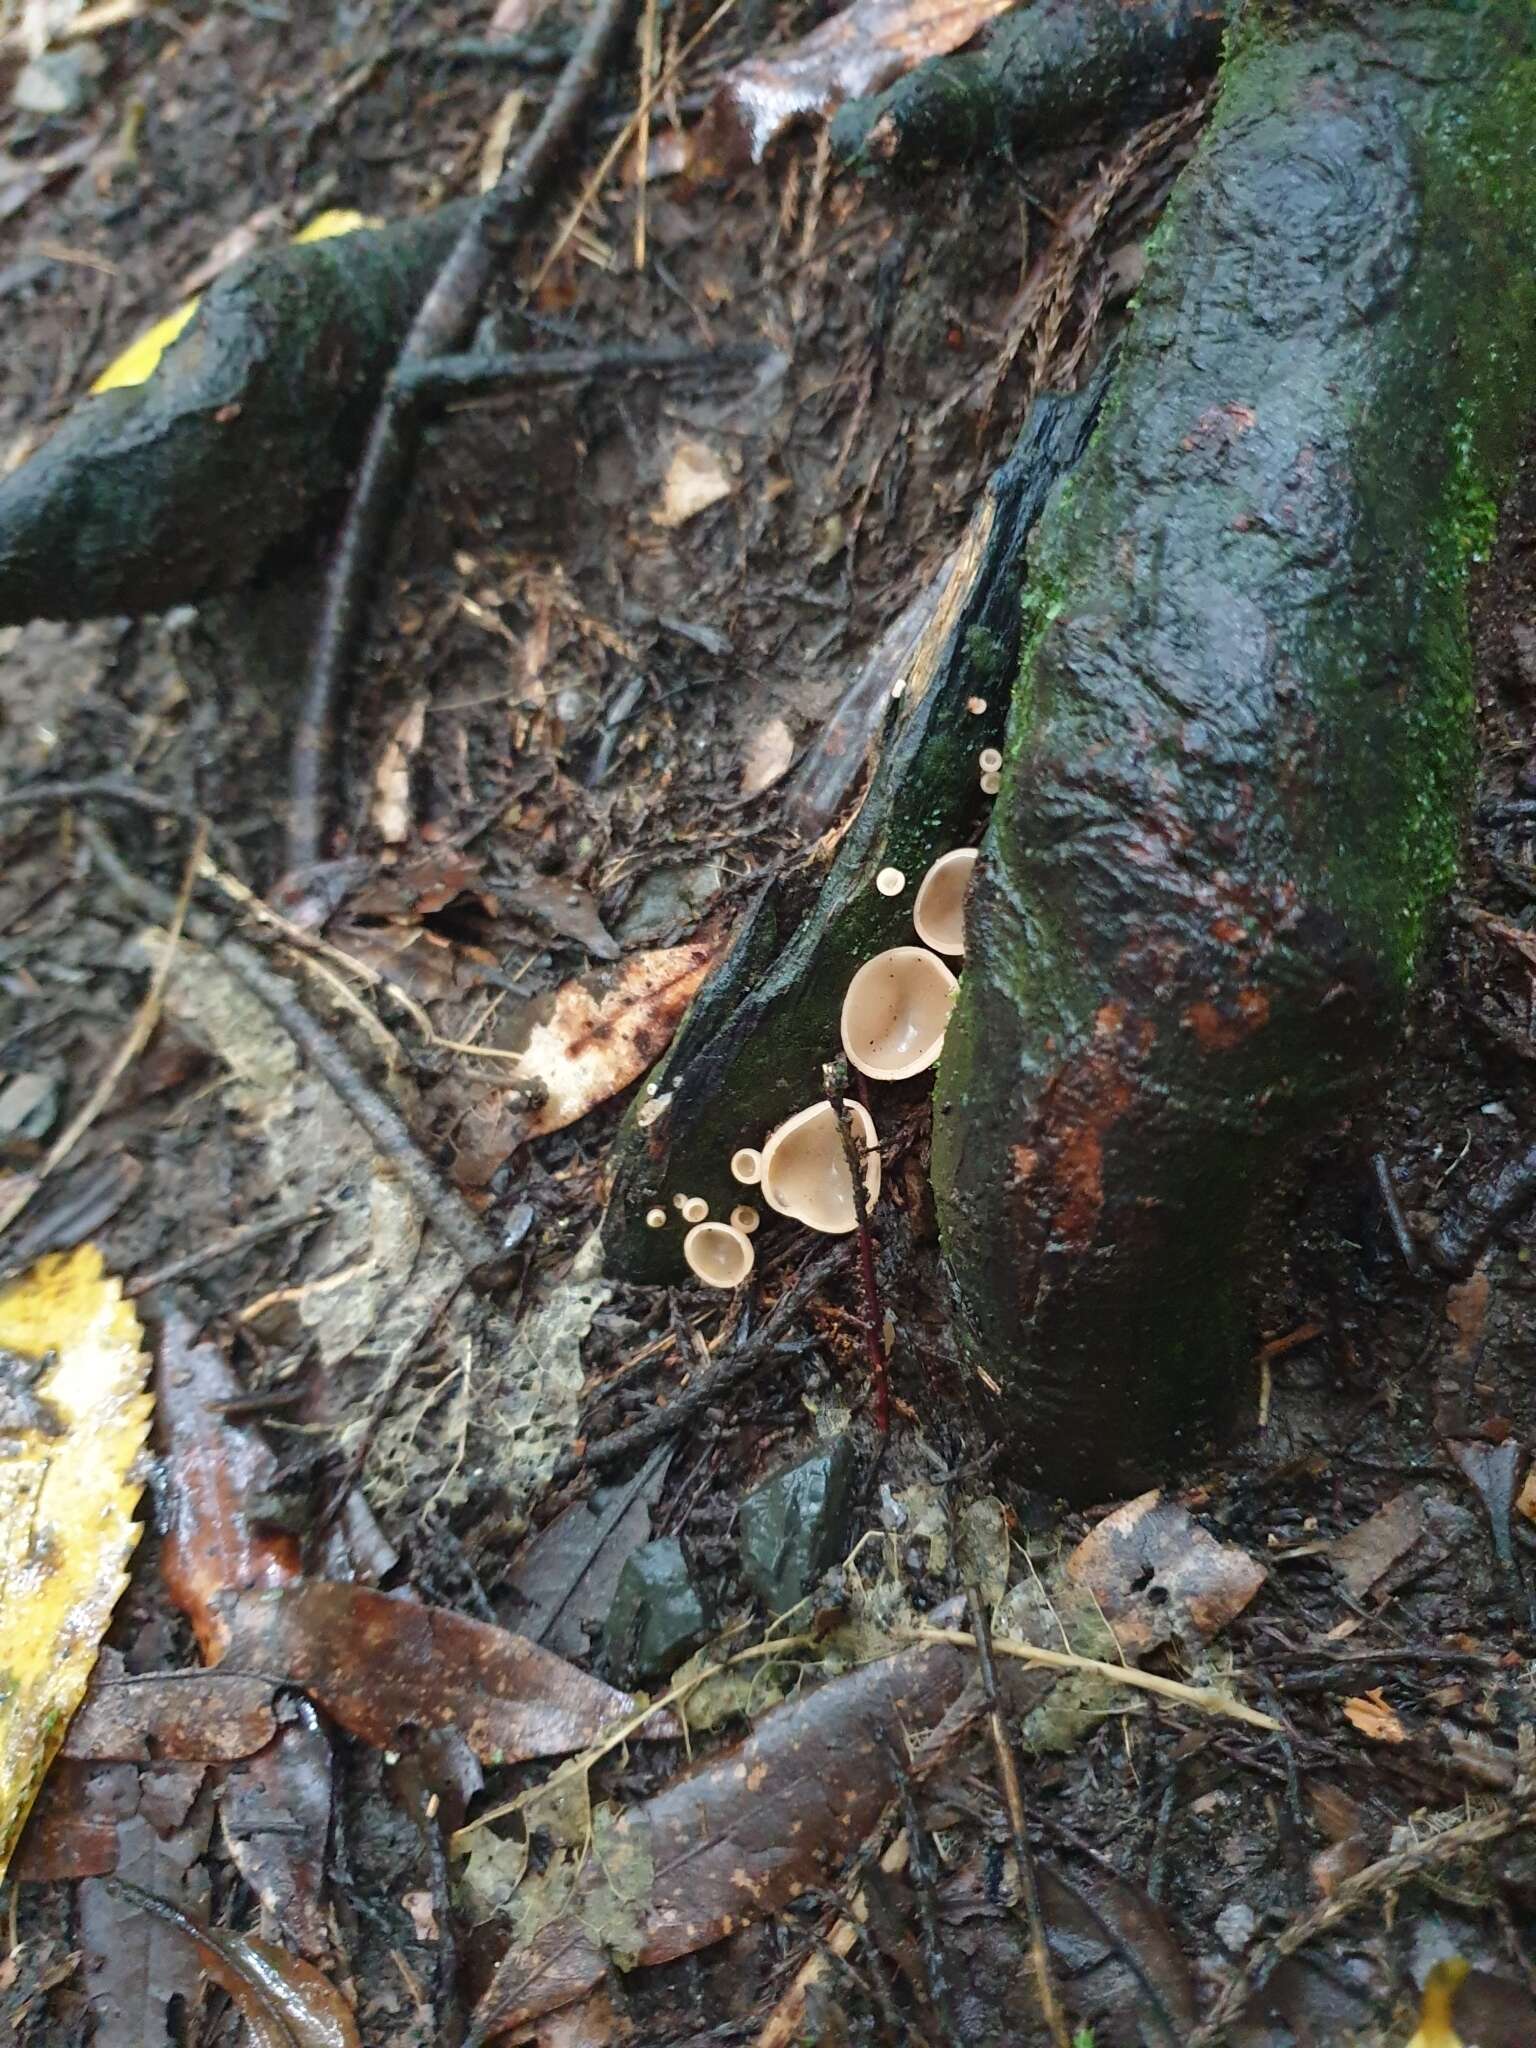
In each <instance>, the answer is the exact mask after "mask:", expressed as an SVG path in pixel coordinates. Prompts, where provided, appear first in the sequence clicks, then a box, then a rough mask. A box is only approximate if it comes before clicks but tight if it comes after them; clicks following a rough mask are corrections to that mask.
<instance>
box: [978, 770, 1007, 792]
mask: <svg viewBox="0 0 1536 2048" xmlns="http://www.w3.org/2000/svg"><path fill="white" fill-rule="evenodd" d="M1002 786H1003V778H1002V777H1001V775H999V774H998V772H997V770H996V769H995V768H989V769H988V771H987V773H986V774H985V775H983V776H982V778H981V793H982V795H983V796H996V795H997V792H998V791H999V790H1000V789H1001V788H1002Z"/></svg>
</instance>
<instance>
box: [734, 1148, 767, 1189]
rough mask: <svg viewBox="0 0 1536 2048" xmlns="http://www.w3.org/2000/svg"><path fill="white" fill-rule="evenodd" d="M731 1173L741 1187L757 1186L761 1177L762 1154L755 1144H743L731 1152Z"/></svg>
mask: <svg viewBox="0 0 1536 2048" xmlns="http://www.w3.org/2000/svg"><path fill="white" fill-rule="evenodd" d="M731 1174H732V1177H733V1179H736V1180H739V1181H740V1182H741V1184H742V1186H743V1187H746V1188H755V1187H756V1186H757V1184H758V1182H759V1181H760V1180H761V1179H762V1177H763V1155H762V1153H761V1152H759V1151H758V1149H757V1147H756V1146H755V1145H743V1146H742V1147H741V1149H740V1150H739V1151H737V1152H733V1153H732V1154H731Z"/></svg>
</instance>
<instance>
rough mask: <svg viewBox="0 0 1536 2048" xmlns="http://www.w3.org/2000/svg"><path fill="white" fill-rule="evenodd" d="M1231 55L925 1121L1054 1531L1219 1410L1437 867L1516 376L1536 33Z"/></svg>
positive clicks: (1027, 1466) (1038, 693)
mask: <svg viewBox="0 0 1536 2048" xmlns="http://www.w3.org/2000/svg"><path fill="white" fill-rule="evenodd" d="M1233 44H1234V47H1233V51H1232V54H1231V56H1230V57H1229V60H1228V63H1227V66H1226V69H1225V73H1224V77H1223V83H1222V89H1221V95H1220V99H1219V102H1218V106H1217V110H1216V113H1215V116H1214V119H1213V122H1212V124H1211V127H1210V128H1209V130H1208V132H1207V135H1206V137H1205V139H1204V141H1203V143H1202V145H1201V149H1200V151H1199V154H1198V155H1197V157H1196V159H1195V161H1194V163H1193V164H1192V166H1191V167H1190V169H1189V170H1188V171H1186V173H1185V174H1184V177H1183V179H1182V180H1181V182H1180V185H1179V187H1178V188H1177V190H1176V192H1175V196H1174V199H1173V201H1172V203H1171V205H1170V208H1169V211H1168V213H1167V214H1166V216H1165V218H1164V221H1163V224H1162V226H1161V228H1160V230H1159V233H1158V236H1157V238H1156V246H1155V249H1154V252H1153V256H1152V260H1151V263H1150V267H1149V270H1148V274H1147V278H1146V281H1145V283H1144V285H1143V287H1142V290H1141V295H1140V301H1139V309H1138V314H1137V318H1136V320H1135V322H1134V323H1133V326H1132V330H1131V335H1130V338H1129V340H1128V342H1127V344H1126V349H1125V354H1124V357H1123V359H1122V362H1121V366H1120V369H1119V372H1118V375H1117V380H1116V386H1115V390H1114V392H1113V394H1112V397H1111V399H1110V402H1109V405H1108V406H1107V407H1106V410H1105V416H1104V419H1103V421H1102V422H1101V424H1100V428H1099V432H1098V434H1097V436H1096V437H1095V440H1094V443H1093V446H1092V448H1091V449H1090V451H1089V454H1088V456H1087V458H1086V460H1085V462H1084V463H1083V465H1082V466H1081V468H1080V470H1079V471H1078V472H1077V474H1076V475H1075V476H1074V478H1073V480H1072V483H1071V485H1070V487H1069V488H1068V489H1067V490H1066V491H1064V492H1063V493H1062V494H1061V496H1060V498H1059V500H1058V502H1057V503H1056V504H1055V505H1054V506H1052V507H1051V508H1050V509H1049V510H1048V511H1047V514H1046V516H1045V518H1044V520H1043V521H1042V523H1041V528H1040V532H1039V534H1038V536H1037V539H1036V545H1035V550H1034V553H1033V556H1032V561H1031V612H1032V620H1031V625H1030V630H1029V631H1028V633H1027V635H1026V646H1025V651H1024V656H1023V671H1022V675H1021V683H1020V687H1019V689H1018V691H1017V693H1016V697H1015V705H1014V711H1013V715H1012V718H1011V721H1010V726H1009V733H1008V740H1007V748H1006V761H1005V767H1004V771H1003V785H1002V790H1001V793H1000V795H999V798H998V802H997V806H996V809H995V811H994V814H993V820H992V824H991V827H990V830H989V832H988V834H987V837H986V839H985V841H984V842H983V850H982V859H981V861H980V863H979V866H978V873H977V877H976V881H975V883H974V885H973V889H972V894H971V900H970V921H969V943H968V950H967V959H966V970H965V974H964V976H963V979H962V984H961V993H960V998H959V1002H958V1005H957V1009H956V1012H955V1016H954V1019H953V1022H952V1024H951V1027H950V1031H949V1035H948V1038H947V1041H946V1047H945V1053H944V1057H943V1060H942V1062H941V1064H940V1070H939V1076H938V1081H937V1086H936V1090H935V1118H934V1129H935V1142H934V1178H935V1186H936V1191H937V1195H938V1202H939V1215H940V1226H941V1231H942V1235H943V1240H944V1246H945V1251H946V1255H947V1258H948V1261H949V1264H950V1269H951V1272H952V1276H953V1280H954V1284H955V1292H956V1297H957V1302H958V1306H959V1310H960V1314H961V1318H962V1321H963V1324H964V1326H965V1332H966V1336H967V1341H968V1348H969V1350H970V1352H971V1355H972V1357H973V1358H974V1361H975V1363H976V1365H977V1367H978V1368H979V1374H978V1378H977V1380H976V1382H975V1386H976V1394H977V1399H978V1402H980V1403H981V1405H982V1407H983V1410H984V1412H986V1413H987V1414H988V1415H989V1416H990V1418H991V1419H992V1421H993V1424H994V1426H995V1427H996V1429H997V1431H998V1433H999V1434H1000V1435H1001V1436H1002V1438H1003V1440H1004V1442H1005V1444H1006V1446H1007V1450H1008V1456H1009V1458H1010V1460H1011V1462H1012V1465H1013V1469H1014V1471H1015V1473H1016V1474H1017V1475H1018V1476H1020V1477H1023V1478H1028V1479H1031V1480H1034V1481H1036V1482H1038V1483H1040V1484H1042V1485H1045V1486H1048V1487H1049V1488H1051V1489H1052V1490H1055V1491H1059V1492H1062V1493H1066V1494H1069V1495H1071V1496H1073V1497H1075V1498H1078V1499H1089V1498H1095V1497H1099V1498H1102V1497H1106V1496H1109V1495H1112V1494H1115V1493H1119V1492H1121V1491H1124V1490H1127V1489H1130V1488H1134V1487H1137V1486H1139V1485H1141V1484H1143V1483H1144V1482H1145V1481H1146V1480H1147V1479H1148V1478H1151V1477H1154V1476H1156V1475H1158V1474H1159V1473H1162V1472H1166V1471H1167V1470H1169V1469H1171V1468H1173V1467H1174V1466H1175V1465H1177V1464H1178V1462H1179V1461H1180V1460H1181V1459H1183V1460H1186V1461H1187V1459H1188V1458H1189V1457H1190V1456H1191V1455H1193V1454H1195V1453H1196V1452H1197V1451H1198V1449H1199V1448H1200V1446H1201V1444H1202V1441H1203V1440H1204V1439H1206V1438H1207V1437H1208V1436H1210V1435H1211V1434H1213V1433H1214V1432H1216V1431H1217V1430H1219V1429H1220V1428H1221V1427H1223V1426H1224V1425H1225V1424H1227V1423H1228V1422H1229V1420H1230V1419H1231V1417H1232V1416H1233V1414H1234V1412H1235V1411H1236V1410H1237V1409H1238V1408H1239V1407H1240V1406H1241V1405H1243V1404H1244V1402H1245V1401H1247V1402H1249V1403H1251V1400H1252V1397H1253V1388H1254V1367H1253V1358H1254V1351H1255V1325H1254V1311H1255V1307H1256V1304H1257V1302H1258V1299H1259V1297H1260V1292H1261V1288H1262V1285H1263V1282H1264V1280H1265V1278H1266V1277H1267V1276H1268V1275H1269V1274H1270V1273H1271V1272H1272V1269H1273V1258H1272V1248H1273V1243H1274V1239H1275V1235H1276V1224H1277V1221H1278V1219H1279V1218H1280V1217H1281V1216H1282V1215H1283V1213H1284V1204H1285V1202H1286V1198H1287V1196H1288V1194H1289V1193H1290V1192H1291V1191H1292V1190H1293V1189H1294V1187H1295V1184H1296V1182H1297V1180H1298V1178H1299V1176H1300V1174H1301V1172H1302V1171H1303V1169H1304V1166H1305V1162H1306V1158H1307V1155H1308V1150H1309V1147H1310V1145H1311V1143H1312V1141H1313V1140H1314V1138H1315V1136H1316V1134H1317V1133H1318V1132H1319V1131H1320V1130H1322V1129H1323V1128H1325V1127H1327V1126H1329V1125H1330V1124H1333V1123H1335V1122H1337V1120H1338V1119H1340V1118H1341V1117H1342V1116H1344V1115H1345V1114H1347V1113H1348V1112H1349V1111H1350V1110H1351V1109H1353V1108H1355V1107H1357V1106H1358V1105H1360V1104H1362V1103H1363V1102H1366V1101H1368V1100H1369V1096H1370V1092H1371V1090H1372V1087H1373V1085H1374V1083H1375V1081H1376V1079H1377V1077H1378V1076H1379V1074H1380V1073H1381V1071H1382V1069H1383V1067H1384V1065H1385V1063H1386V1062H1387V1061H1388V1060H1389V1059H1390V1057H1391V1054H1392V1050H1393V1047H1394V1044H1395V1042H1396V1038H1397V1034H1398V1030H1399V1026H1400V1022H1401V1019H1402V1016H1403V1013H1404V1007H1405V1002H1406V998H1407V996H1408V994H1409V992H1410V988H1411V985H1412V982H1413V978H1414V974H1415V970H1416V968H1417V966H1418V964H1419V962H1420V961H1421V959H1422V956H1423V952H1424V947H1425V941H1426V937H1427V935H1428V933H1429V931H1430V930H1431V928H1432V922H1433V917H1434V913H1435V910H1436V907H1437V905H1438V903H1439V901H1440V899H1441V897H1442V895H1443V892H1444V890H1445V888H1446V885H1447V882H1448V881H1449V879H1450V877H1451V875H1452V873H1453V871H1454V866H1455V860H1456V854H1457V847H1458V842H1459V834H1460V830H1461V826H1462V822H1463V816H1464V804H1465V800H1466V796H1467V792H1468V786H1469V771H1470V764H1471V756H1472V738H1473V722H1472V710H1473V703H1472V688H1471V676H1470V655H1469V642H1468V630H1467V611H1466V604H1467V576H1468V571H1469V567H1470V565H1471V563H1472V561H1473V560H1474V559H1475V558H1476V557H1477V555H1478V554H1479V552H1480V551H1482V550H1484V549H1486V546H1487V542H1488V537H1489V533H1490V530H1491V523H1492V516H1493V508H1494V506H1495V505H1496V504H1497V503H1498V501H1499V498H1500V495H1501V493H1502V491H1503V488H1504V486H1505V484H1506V482H1507V479H1508V476H1509V474H1510V470H1511V467H1512V463H1513V460H1514V457H1515V454H1516V452H1517V450H1518V447H1519V442H1520V436H1521V433H1522V430H1523V427H1524V424H1525V420H1526V417H1527V414H1528V411H1529V408H1530V402H1531V395H1532V374H1533V369H1536V351H1533V337H1536V11H1533V10H1532V9H1531V8H1530V7H1529V6H1528V5H1524V4H1515V0H1503V4H1495V0H1487V4H1485V0H1469V4H1467V5H1464V6H1461V7H1434V6H1423V5H1419V6H1413V5H1397V6H1393V5H1385V4H1365V0H1355V4H1350V5H1335V6H1331V7H1329V8H1327V9H1317V10H1311V11H1309V10H1306V9H1303V8H1299V7H1298V8H1291V7H1283V6H1280V5H1276V4H1270V5H1267V6H1258V5H1255V6H1251V7H1250V8H1249V9H1248V10H1247V12H1246V14H1245V16H1244V18H1243V20H1242V23H1241V25H1240V27H1239V29H1238V30H1237V32H1236V33H1235V35H1234V38H1233ZM989 1384H990V1385H992V1386H995V1387H996V1388H997V1389H998V1392H997V1393H996V1395H995V1396H993V1395H989V1394H988V1393H987V1391H986V1389H987V1387H988V1386H989Z"/></svg>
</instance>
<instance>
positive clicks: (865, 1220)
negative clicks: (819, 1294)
mask: <svg viewBox="0 0 1536 2048" xmlns="http://www.w3.org/2000/svg"><path fill="white" fill-rule="evenodd" d="M821 1072H822V1080H823V1082H824V1084H825V1086H826V1091H827V1101H828V1102H829V1103H830V1104H831V1106H832V1114H833V1116H834V1117H835V1118H836V1120H837V1134H838V1136H839V1137H840V1138H841V1139H842V1141H843V1163H844V1165H845V1166H846V1167H847V1169H848V1179H849V1182H850V1184H851V1186H852V1191H853V1219H854V1231H855V1233H856V1235H857V1239H858V1247H859V1291H860V1293H861V1294H862V1296H863V1300H864V1318H863V1320H864V1354H865V1356H866V1357H867V1358H868V1360H869V1385H870V1392H871V1393H872V1394H873V1396H874V1403H875V1428H876V1429H877V1430H878V1431H879V1432H880V1434H881V1436H889V1435H890V1433H891V1372H890V1360H889V1359H888V1358H887V1357H886V1355H885V1315H884V1312H883V1310H882V1309H881V1306H880V1289H879V1287H878V1285H877V1284H876V1281H875V1241H874V1238H873V1236H872V1235H871V1234H870V1228H869V1200H868V1195H869V1190H868V1189H867V1188H866V1187H865V1185H864V1174H865V1171H866V1168H867V1165H868V1161H867V1160H866V1158H865V1156H864V1150H863V1147H862V1146H861V1144H860V1142H859V1136H858V1130H857V1127H856V1125H855V1124H854V1121H853V1118H852V1117H851V1116H850V1115H849V1113H848V1105H847V1103H846V1101H845V1100H844V1097H845V1095H846V1093H847V1089H848V1066H847V1062H846V1061H845V1060H842V1059H836V1060H833V1061H832V1062H831V1064H830V1065H828V1066H825V1067H823V1068H822V1070H821Z"/></svg>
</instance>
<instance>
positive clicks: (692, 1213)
mask: <svg viewBox="0 0 1536 2048" xmlns="http://www.w3.org/2000/svg"><path fill="white" fill-rule="evenodd" d="M708 1214H709V1204H708V1202H706V1201H705V1199H704V1197H703V1196H702V1195H690V1196H689V1197H688V1199H687V1201H686V1202H684V1204H683V1221H684V1222H685V1223H702V1222H703V1221H704V1218H705V1217H706V1216H707V1215H708Z"/></svg>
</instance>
